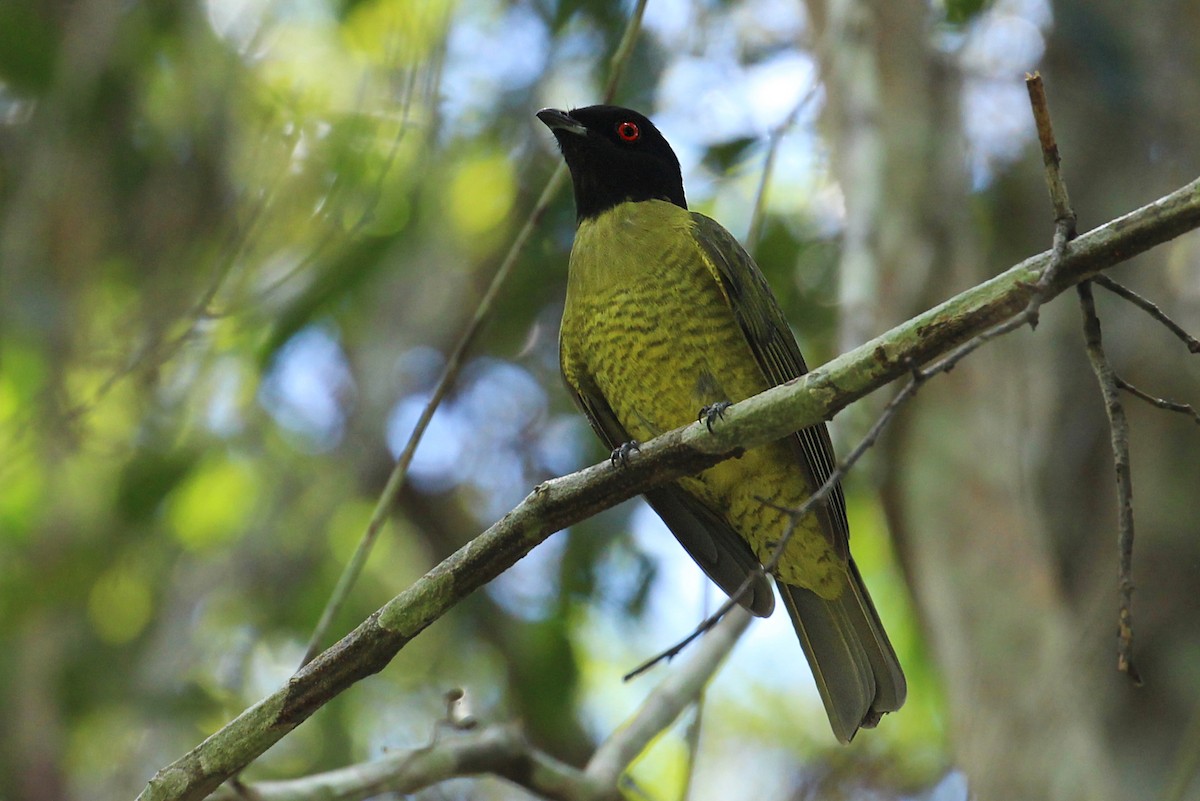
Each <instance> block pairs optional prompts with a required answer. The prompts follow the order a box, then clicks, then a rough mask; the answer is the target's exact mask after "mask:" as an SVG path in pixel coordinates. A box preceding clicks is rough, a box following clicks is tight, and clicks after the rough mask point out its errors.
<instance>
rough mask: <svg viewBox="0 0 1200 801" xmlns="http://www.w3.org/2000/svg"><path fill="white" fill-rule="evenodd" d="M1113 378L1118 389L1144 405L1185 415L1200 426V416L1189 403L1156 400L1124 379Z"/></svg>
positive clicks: (1164, 399)
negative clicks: (1139, 400)
mask: <svg viewBox="0 0 1200 801" xmlns="http://www.w3.org/2000/svg"><path fill="white" fill-rule="evenodd" d="M1113 378H1115V379H1116V381H1117V388H1118V389H1123V390H1125V391H1126V392H1128V393H1129V394H1130V395H1133V396H1134V397H1136V398H1141V399H1142V400H1144V401H1145V402H1146V403H1149V404H1150V405H1151V406H1154V407H1156V408H1159V409H1163V410H1164V411H1168V412H1179V413H1180V414H1186V415H1188V416H1189V417H1191V418H1192V421H1193V422H1195V423H1197V424H1200V414H1197V412H1196V410H1195V409H1194V408H1193V407H1192V405H1191V404H1190V403H1177V402H1175V401H1169V400H1167V399H1166V398H1156V397H1155V396H1153V395H1151V394H1150V393H1148V392H1145V391H1144V390H1141V389H1139V388H1138V387H1135V386H1134V385H1133V384H1130V383H1129V382H1128V381H1126V380H1125V379H1124V378H1121V376H1119V375H1115V374H1114V375H1113Z"/></svg>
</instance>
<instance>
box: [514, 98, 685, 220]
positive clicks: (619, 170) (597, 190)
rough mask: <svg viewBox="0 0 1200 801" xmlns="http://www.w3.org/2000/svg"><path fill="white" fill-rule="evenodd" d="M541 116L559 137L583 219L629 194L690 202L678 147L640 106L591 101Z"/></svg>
mask: <svg viewBox="0 0 1200 801" xmlns="http://www.w3.org/2000/svg"><path fill="white" fill-rule="evenodd" d="M537 116H538V119H539V120H541V121H542V122H543V123H545V124H546V127H548V128H549V129H550V131H551V132H552V133H553V134H554V138H555V139H557V140H558V146H559V149H561V150H562V154H563V158H564V159H565V160H566V162H567V167H568V168H570V170H571V181H572V182H573V183H574V184H575V212H576V215H577V216H578V218H579V221H580V222H583V221H584V220H586V219H588V218H591V217H596V216H598V215H599V214H601V213H602V212H605V211H607V210H608V209H611V208H612V207H613V206H616V205H617V204H619V203H624V202H625V201H627V200H632V201H639V200H666V201H669V202H671V203H674V204H675V205H676V206H680V207H682V208H685V209H686V208H687V200H686V199H685V198H684V196H683V177H682V175H681V174H680V172H679V159H677V158H676V157H675V151H673V150H671V146H670V145H669V144H667V140H666V139H663V135H662V134H661V133H659V132H658V129H657V128H655V127H654V123H652V122H650V120H648V119H646V118H645V117H644V116H643V115H641V114H638V113H637V112H636V111H631V110H629V109H627V108H621V107H620V106H588V107H587V108H577V109H574V110H573V111H559V110H558V109H554V108H544V109H542V110H541V111H539V112H538V113H537Z"/></svg>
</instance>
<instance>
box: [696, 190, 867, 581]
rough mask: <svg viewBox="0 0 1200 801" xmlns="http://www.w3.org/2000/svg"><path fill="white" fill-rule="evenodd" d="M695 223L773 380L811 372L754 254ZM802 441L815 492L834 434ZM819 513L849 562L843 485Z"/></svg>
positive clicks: (806, 434) (812, 433) (812, 429)
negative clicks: (831, 436)
mask: <svg viewBox="0 0 1200 801" xmlns="http://www.w3.org/2000/svg"><path fill="white" fill-rule="evenodd" d="M692 219H693V220H694V221H695V226H696V227H695V236H696V240H697V241H698V242H699V244H700V247H701V249H702V251H703V253H704V255H705V256H706V258H707V259H708V261H709V264H710V267H711V268H712V269H713V270H714V271H715V273H716V278H717V280H718V281H720V283H721V286H722V288H723V289H724V291H725V296H726V298H727V299H728V301H729V305H730V308H731V309H732V311H733V314H734V316H735V317H736V318H737V321H738V325H739V326H740V327H741V329H742V333H744V334H745V335H746V342H747V343H748V344H749V345H750V349H751V350H752V351H753V352H754V358H755V360H757V362H758V366H759V368H760V369H761V370H762V372H763V375H764V376H765V377H766V379H767V382H768V383H769V384H770V385H772V386H775V385H778V384H782V383H784V382H786V381H790V380H792V379H793V378H797V377H799V376H802V375H804V374H805V373H807V372H808V366H807V365H806V364H805V363H804V357H803V356H802V355H800V346H799V345H797V344H796V338H795V337H794V336H793V335H792V330H791V329H790V328H789V327H788V323H787V318H785V317H784V315H783V310H782V309H781V308H779V302H778V301H777V300H776V299H775V295H774V294H772V292H771V288H770V286H769V285H768V284H767V279H766V277H765V276H763V274H762V271H761V270H759V269H758V265H757V264H755V263H754V260H753V259H752V258H750V254H748V253H747V252H746V250H745V249H744V248H743V247H742V246H741V244H740V243H739V242H738V241H737V240H736V239H734V237H733V235H732V234H730V233H729V232H728V231H726V230H725V229H724V228H722V227H721V225H720V224H719V223H717V222H716V221H714V220H712V219H710V218H708V217H705V216H704V215H703V214H697V213H694V212H693V213H692ZM796 441H797V443H798V444H799V447H800V454H801V456H802V459H801V462H802V465H803V467H804V468H805V471H806V473H807V475H806V478H807V479H808V481H809V485H810V486H811V487H812V488H813V489H814V490H815V489H816V488H817V487H819V486H821V484H823V483H824V482H825V480H826V479H828V478H829V476H830V475H831V474H832V473H833V470H834V466H835V465H836V461H835V459H834V456H833V443H832V441H830V439H829V430H828V429H827V428H826V427H825V424H824V423H821V424H818V425H815V426H809V427H808V428H805V429H802V430H800V431H798V432H796ZM817 515H818V518H820V519H823V520H824V521H825V526H824V528H825V531H826V533H827V535H828V536H829V537H830V540H831V542H832V544H833V546H834V547H835V548H836V549H837V551H838V553H839V554H841V556H842V557H843V558H848V557H849V545H848V539H849V534H850V527H849V524H848V523H847V521H846V499H845V496H844V495H843V494H842V486H841V484H840V483H839V484H838V485H837V486H835V487H834V489H833V493H832V494H831V495H830V496H829V503H828V504H827V505H826V507H825V512H824V513H823V514H822V513H821V512H818V513H817Z"/></svg>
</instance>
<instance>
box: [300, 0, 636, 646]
mask: <svg viewBox="0 0 1200 801" xmlns="http://www.w3.org/2000/svg"><path fill="white" fill-rule="evenodd" d="M646 2H647V0H639V2H638V4H637V6H636V7H635V8H634V11H633V14H632V16H631V17H630V18H629V22H628V23H627V24H626V27H625V33H624V35H623V36H622V37H621V43H620V44H619V45H618V46H617V50H616V52H615V53H614V54H613V58H612V61H611V67H610V71H609V79H608V83H607V84H606V87H605V92H604V101H605V102H608V101H610V100H611V99H612V97H613V95H614V94H615V93H616V87H617V83H618V81H619V79H620V75H621V73H622V72H623V70H624V67H625V64H626V63H627V62H628V61H629V57H630V55H632V53H633V46H634V43H635V42H636V41H637V36H638V32H639V31H640V29H641V23H642V15H643V13H644V12H645V10H646ZM566 173H567V171H566V167H565V165H563V164H561V163H560V164H559V165H558V167H557V168H556V169H555V170H554V173H553V174H552V175H551V176H550V180H548V181H547V182H546V186H545V188H544V189H543V190H542V193H541V195H540V196H539V197H538V200H537V203H535V204H534V207H533V210H532V211H531V212H530V213H529V217H528V218H527V219H526V220H525V224H524V225H523V226H522V227H521V230H520V232H519V233H518V234H517V237H516V239H514V240H513V243H512V245H511V246H510V247H509V249H508V253H507V254H506V255H505V257H504V261H503V262H501V264H500V267H499V268H498V269H497V270H496V273H495V275H493V276H492V281H491V283H490V284H489V285H488V288H487V290H486V291H485V292H484V293H483V297H482V298H480V300H479V305H478V306H477V307H476V308H475V313H474V315H473V316H472V317H471V321H470V322H469V323H468V324H467V327H466V329H465V330H464V331H463V333H462V335H461V336H460V337H459V339H458V342H457V343H456V344H455V346H454V350H453V351H451V353H450V356H449V358H448V359H447V360H446V366H445V367H444V368H443V369H442V374H441V376H439V377H438V382H437V385H436V386H435V387H434V389H433V393H432V394H431V395H430V397H429V400H428V401H427V402H426V404H425V408H423V409H422V410H421V416H420V417H419V418H417V424H416V426H415V427H414V428H413V431H412V434H410V435H409V438H408V442H406V443H405V445H404V449H403V450H402V451H401V452H400V455H399V457H397V459H396V464H395V466H394V467H393V468H392V472H391V474H390V475H389V476H388V480H387V483H386V484H385V485H384V488H383V492H381V493H380V495H379V500H378V501H377V502H376V504H375V510H374V511H373V512H372V513H371V519H370V520H369V521H368V522H367V528H366V530H365V531H364V532H363V535H362V537H361V538H360V539H359V541H358V545H357V547H355V549H354V553H353V555H351V557H350V560H349V561H348V562H347V563H346V567H345V568H344V569H343V570H342V574H341V576H339V577H338V581H337V585H336V586H335V587H334V589H333V592H332V593H331V594H330V596H329V600H328V601H327V602H326V604H325V608H324V610H322V612H321V617H320V619H319V620H318V621H317V625H316V627H315V628H314V629H313V633H312V636H311V637H310V638H309V641H308V647H307V648H305V650H304V657H303V659H302V660H301V662H300V667H304V666H305V665H307V664H308V663H309V662H311V661H312V659H313V657H315V656H316V655H317V654H318V653H320V650H321V644H322V643H323V642H324V641H325V638H326V635H327V634H328V632H329V628H330V627H331V626H332V625H333V621H334V620H335V619H336V618H337V615H338V613H339V612H340V611H341V608H342V605H343V604H345V602H346V599H347V598H348V597H349V595H350V590H351V589H352V588H353V587H354V584H355V582H356V581H357V580H358V577H359V575H360V574H361V573H362V569H363V566H364V565H366V562H367V557H368V556H369V555H370V553H371V549H372V547H374V545H375V541H376V540H377V539H378V537H379V532H380V531H382V530H383V524H384V523H385V522H386V521H387V518H388V516H389V515H390V514H391V511H392V508H393V507H394V506H395V504H396V499H397V498H398V497H399V496H400V490H401V489H402V488H403V487H404V482H405V480H406V479H407V477H408V468H409V466H410V465H411V464H412V459H413V454H415V453H416V450H417V445H418V444H419V443H420V442H421V438H422V437H423V436H424V435H425V430H426V428H428V426H429V422H430V420H432V419H433V414H434V412H435V411H437V408H438V406H439V405H440V404H441V402H442V400H443V399H444V398H445V397H446V394H447V393H448V392H449V391H450V387H451V386H452V385H453V384H454V381H455V380H456V379H457V378H458V374H459V372H460V371H461V370H462V366H463V362H464V359H465V357H466V353H467V350H468V349H469V348H470V346H471V343H472V342H474V340H475V336H476V335H477V334H478V333H479V330H480V329H481V328H482V327H483V324H484V322H486V321H487V319H488V318H489V317H490V316H491V313H492V307H493V304H494V302H495V299H496V296H497V295H498V294H499V293H500V289H501V287H502V286H503V285H504V282H505V281H506V280H507V279H508V275H509V273H511V272H512V268H513V266H514V265H515V264H516V263H517V260H518V259H519V258H520V256H521V254H522V253H523V252H524V251H525V246H526V245H527V244H528V243H529V239H530V237H531V236H532V235H533V232H534V231H535V230H536V229H537V227H538V225H539V224H540V223H541V220H542V217H544V216H545V214H546V210H547V209H548V208H549V207H550V203H551V202H552V201H553V200H554V197H555V196H556V195H557V194H558V191H559V189H561V188H562V185H563V182H564V180H565V178H566Z"/></svg>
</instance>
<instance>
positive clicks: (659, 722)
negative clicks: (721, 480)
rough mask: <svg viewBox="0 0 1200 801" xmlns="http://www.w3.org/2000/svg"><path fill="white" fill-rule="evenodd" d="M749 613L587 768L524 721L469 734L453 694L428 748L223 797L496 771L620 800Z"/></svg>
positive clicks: (320, 793)
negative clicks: (630, 776)
mask: <svg viewBox="0 0 1200 801" xmlns="http://www.w3.org/2000/svg"><path fill="white" fill-rule="evenodd" d="M750 620H751V618H750V615H749V613H747V612H745V611H744V610H738V613H736V614H732V615H729V616H728V617H727V618H726V619H725V620H724V622H722V624H721V625H720V626H717V627H716V628H715V629H714V630H713V633H712V636H710V637H706V638H705V639H704V641H703V642H702V643H701V645H700V647H698V648H697V649H696V650H695V652H694V653H693V654H692V657H691V659H689V660H688V661H687V662H685V663H684V664H682V665H681V666H680V667H679V669H678V670H676V671H674V672H672V673H671V674H670V675H668V676H667V678H666V679H665V680H664V681H662V682H661V683H660V684H659V685H658V686H657V687H655V688H654V690H653V691H652V692H651V693H650V695H649V696H648V697H647V698H646V700H645V701H644V702H643V703H642V705H641V707H639V708H638V710H637V712H635V713H634V714H633V716H632V717H631V718H630V719H629V720H628V721H626V722H625V723H624V724H623V725H622V726H620V727H618V728H617V730H616V731H615V732H614V733H613V734H612V735H611V736H610V737H609V738H608V739H607V740H606V741H605V742H604V743H603V744H601V746H600V747H599V748H598V749H596V752H595V754H594V755H593V756H592V759H591V760H590V761H589V762H588V766H587V769H586V770H585V771H580V770H577V769H575V768H573V767H571V766H570V765H567V764H564V763H562V762H559V761H558V760H556V759H554V758H553V757H551V756H549V755H548V754H546V753H544V752H542V751H539V750H538V749H536V748H534V747H533V746H531V745H530V744H529V742H528V741H527V740H526V739H525V737H524V735H523V734H522V733H521V731H520V729H519V728H518V727H517V726H513V725H508V726H499V725H493V726H488V727H485V728H483V729H479V730H474V731H466V730H465V729H468V728H471V727H472V726H473V723H474V719H473V718H468V719H467V720H466V721H465V725H464V722H463V721H461V720H459V721H457V722H456V720H455V717H456V716H455V706H456V704H458V703H460V702H461V699H462V697H463V693H462V691H461V690H455V691H452V692H450V693H447V696H446V697H447V702H448V705H449V708H448V720H447V721H444V722H446V723H449V724H450V725H451V727H452V728H453V729H454V730H455V731H454V733H453V734H452V735H450V736H448V737H436V736H435V738H434V740H433V742H431V743H430V744H429V745H427V746H425V747H423V748H415V749H410V750H404V751H393V752H391V753H389V754H387V755H386V756H384V757H382V758H381V759H376V760H372V761H370V762H364V763H361V764H358V765H351V766H350V767H346V768H341V769H338V770H332V771H328V772H326V773H319V774H315V775H312V776H305V777H303V778H300V779H288V780H284V781H264V782H254V783H252V784H239V785H236V786H234V785H231V784H226V785H225V786H224V787H222V788H220V789H218V790H217V792H216V793H214V795H213V796H212V797H213V799H216V801H327V800H328V799H331V798H336V799H338V801H365V799H367V798H372V797H374V796H377V795H379V794H381V793H387V792H390V793H414V792H416V791H418V790H421V789H424V788H426V787H430V786H432V785H434V784H437V783H439V782H443V781H446V780H447V779H452V778H457V777H462V776H478V775H481V774H491V775H494V776H499V777H502V778H505V779H508V780H509V781H511V782H513V783H514V784H519V785H521V786H522V787H524V788H525V789H527V790H529V791H530V792H533V793H536V794H538V795H540V796H542V797H544V798H549V799H555V801H619V799H620V798H621V794H620V792H619V789H618V783H619V782H620V780H621V777H622V775H623V774H624V773H625V771H626V770H627V769H628V768H629V766H630V765H631V764H632V763H633V761H634V760H635V759H637V758H638V756H640V755H641V754H642V752H643V751H645V750H646V747H647V746H648V745H649V744H650V743H651V742H652V741H653V740H654V738H655V737H657V736H658V735H659V734H660V733H661V732H662V731H663V730H665V729H666V728H667V727H669V726H670V725H671V724H672V723H674V722H675V719H676V718H678V717H679V716H680V715H681V714H683V711H684V710H685V709H687V708H688V706H690V705H691V704H693V703H695V702H696V700H697V699H698V698H699V697H700V695H701V693H702V692H703V691H704V687H705V686H706V685H707V684H708V682H709V681H710V680H711V679H712V677H713V675H714V674H715V673H716V672H717V668H719V667H720V666H721V663H722V662H723V661H724V659H725V656H726V655H727V654H728V653H729V652H730V650H732V648H733V646H734V643H736V642H737V640H738V638H739V637H741V635H742V634H743V633H744V632H745V631H746V629H747V627H749V625H750Z"/></svg>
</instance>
